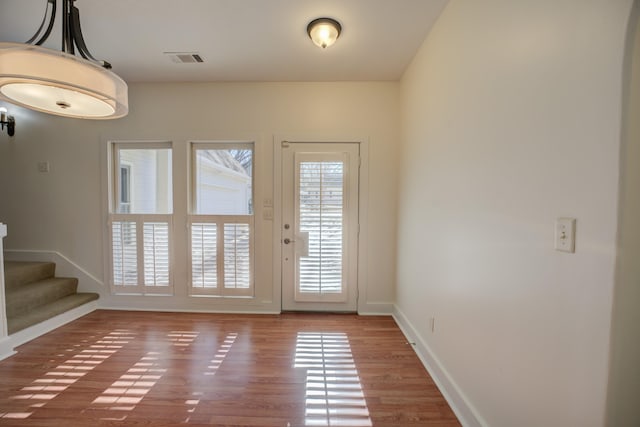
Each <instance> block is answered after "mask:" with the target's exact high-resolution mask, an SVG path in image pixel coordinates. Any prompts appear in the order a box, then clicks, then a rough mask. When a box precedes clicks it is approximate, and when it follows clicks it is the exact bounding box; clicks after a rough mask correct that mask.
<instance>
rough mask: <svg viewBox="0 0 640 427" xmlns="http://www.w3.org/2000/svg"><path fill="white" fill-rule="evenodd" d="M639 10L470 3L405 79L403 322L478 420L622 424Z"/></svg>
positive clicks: (546, 0) (453, 13)
mask: <svg viewBox="0 0 640 427" xmlns="http://www.w3.org/2000/svg"><path fill="white" fill-rule="evenodd" d="M630 6H631V0H616V1H611V0H590V1H583V0H563V1H556V0H540V1H512V0H484V1H481V2H478V1H474V0H452V1H451V2H450V3H449V5H448V6H447V8H446V9H445V11H444V12H443V15H442V16H441V17H440V19H439V21H438V22H437V23H436V25H435V27H434V28H433V30H432V31H431V33H430V35H429V36H428V37H427V40H426V41H425V43H424V45H423V46H422V48H421V50H420V51H419V53H418V54H417V56H416V58H415V59H414V61H413V63H412V65H411V66H410V69H409V70H408V71H407V73H406V74H405V76H404V78H403V80H402V83H401V94H402V101H401V102H402V120H403V123H402V144H403V146H402V152H401V159H400V166H399V168H398V171H399V187H398V188H399V196H398V197H399V211H398V224H399V226H398V261H397V268H398V275H397V310H398V311H397V315H398V318H400V319H403V320H404V321H405V322H406V324H407V325H408V329H409V330H411V331H412V332H414V333H415V334H416V336H417V339H418V347H419V348H422V349H425V350H426V351H429V350H430V351H431V353H430V354H429V355H428V357H426V358H427V359H429V360H432V361H434V362H435V363H436V365H437V368H438V369H437V371H438V372H440V373H441V377H440V381H441V383H442V384H445V385H447V387H446V388H445V392H446V393H447V394H449V395H450V396H453V398H454V400H456V399H458V400H457V401H456V402H454V404H456V405H458V406H459V407H458V409H459V412H460V413H465V410H460V408H461V407H463V406H464V407H466V409H467V410H468V411H466V413H471V416H469V417H467V421H468V423H469V425H475V424H486V425H491V426H496V427H498V426H505V427H511V426H519V427H523V426H547V427H548V426H581V427H586V426H601V425H603V423H604V418H605V397H606V386H607V374H608V373H607V371H608V355H609V335H610V334H609V331H610V325H611V305H612V294H613V282H614V264H615V252H616V222H617V194H618V155H619V144H620V120H621V111H620V110H621V103H622V101H621V99H622V98H621V87H622V82H621V76H622V63H623V53H624V52H623V51H624V41H625V31H626V25H627V19H628V16H629V11H630ZM563 216H569V217H575V218H577V243H576V253H575V254H568V253H562V252H557V251H554V249H553V236H554V221H555V219H556V218H557V217H563ZM432 317H433V318H435V331H434V332H431V328H430V319H431V318H432ZM438 361H439V362H438ZM460 399H462V400H460ZM465 399H466V400H465ZM474 418H475V419H474Z"/></svg>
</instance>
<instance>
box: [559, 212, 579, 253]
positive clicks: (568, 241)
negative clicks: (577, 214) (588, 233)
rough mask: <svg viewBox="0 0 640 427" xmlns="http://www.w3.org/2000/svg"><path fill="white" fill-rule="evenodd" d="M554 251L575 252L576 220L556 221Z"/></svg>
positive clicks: (560, 219) (562, 219)
mask: <svg viewBox="0 0 640 427" xmlns="http://www.w3.org/2000/svg"><path fill="white" fill-rule="evenodd" d="M555 249H556V250H557V251H562V252H570V253H574V252H575V251H576V219H575V218H558V219H556V234H555Z"/></svg>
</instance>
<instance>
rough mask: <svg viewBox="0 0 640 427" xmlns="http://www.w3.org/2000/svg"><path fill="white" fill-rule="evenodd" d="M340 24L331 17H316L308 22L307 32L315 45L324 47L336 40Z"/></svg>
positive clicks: (340, 29)
mask: <svg viewBox="0 0 640 427" xmlns="http://www.w3.org/2000/svg"><path fill="white" fill-rule="evenodd" d="M341 31H342V26H341V25H340V23H339V22H338V21H336V20H335V19H331V18H318V19H314V20H313V21H311V22H309V25H307V34H309V38H310V39H311V40H312V41H313V42H314V43H315V44H316V46H318V47H320V48H322V49H326V48H328V47H329V46H331V45H332V44H334V43H335V42H336V40H338V37H340V32H341Z"/></svg>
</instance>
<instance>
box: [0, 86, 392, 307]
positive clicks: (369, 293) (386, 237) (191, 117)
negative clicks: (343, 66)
mask: <svg viewBox="0 0 640 427" xmlns="http://www.w3.org/2000/svg"><path fill="white" fill-rule="evenodd" d="M129 98H130V111H131V112H130V114H129V115H128V116H127V117H126V118H123V119H120V120H115V121H82V120H73V119H65V118H59V117H54V116H47V115H44V114H41V113H36V112H32V111H29V110H25V109H21V108H17V107H13V106H11V105H7V104H5V106H7V107H8V109H9V111H10V112H11V113H12V114H14V115H15V117H16V121H17V126H16V135H15V137H13V138H11V139H9V138H8V137H7V135H6V133H3V134H2V135H0V222H5V223H6V224H7V225H8V227H9V229H10V230H11V231H10V233H9V236H8V238H7V239H6V240H5V247H6V248H7V249H14V250H15V249H25V250H53V251H58V252H60V253H61V254H63V255H64V256H66V257H68V258H69V259H71V260H72V261H73V262H75V263H76V264H78V265H79V266H81V267H82V268H84V269H85V270H86V271H87V272H88V273H90V274H92V275H94V276H96V277H98V278H102V279H103V280H104V277H105V271H104V270H105V268H104V265H103V261H104V248H105V245H104V241H103V240H104V227H105V220H106V218H105V217H104V215H103V214H104V208H103V204H104V200H106V197H107V196H106V194H103V185H102V175H103V174H104V166H103V164H104V160H105V152H106V148H105V147H106V141H107V140H138V139H147V140H159V141H165V140H169V141H173V142H174V152H173V162H174V170H173V172H174V174H173V180H174V189H175V192H174V201H175V206H176V210H175V218H174V225H175V230H176V234H175V236H176V239H177V242H176V243H177V244H178V247H177V249H176V253H177V254H186V233H180V230H181V229H182V228H181V227H182V224H185V222H186V213H187V192H186V190H187V173H186V164H187V158H188V152H187V149H188V141H192V140H212V139H213V140H215V139H232V140H233V139H244V140H253V139H256V140H257V145H256V169H255V173H256V180H255V182H256V209H257V212H256V214H257V217H256V229H257V235H256V245H257V253H256V262H257V264H256V280H257V282H256V295H257V297H256V298H255V299H254V300H252V301H247V300H238V299H235V300H219V299H210V298H195V299H194V298H188V297H187V296H186V288H185V282H186V265H185V263H181V264H180V265H177V266H176V271H175V273H176V276H175V277H176V279H177V280H176V292H177V293H178V297H177V298H174V299H172V300H169V299H167V298H162V297H154V298H144V299H143V298H135V297H126V298H124V297H117V298H115V297H109V296H108V295H107V294H106V293H105V294H103V295H102V297H101V299H100V304H102V305H103V306H109V307H121V308H122V307H139V308H148V309H153V308H163V309H198V310H245V311H278V310H279V309H280V294H279V286H277V285H274V283H272V282H273V280H272V263H273V256H272V239H273V238H274V236H273V233H272V229H271V227H272V222H271V221H266V220H263V219H262V211H261V209H262V202H261V201H262V200H263V199H264V198H271V197H273V188H272V187H273V137H274V135H279V136H288V135H294V136H296V137H299V138H306V139H318V140H322V139H324V138H327V139H329V138H331V139H335V138H349V139H351V140H352V139H353V138H364V139H366V140H368V142H369V155H370V156H369V157H370V176H369V188H370V189H371V191H370V194H369V205H368V206H365V207H364V208H365V209H367V211H368V219H369V246H368V247H367V248H365V250H366V251H367V259H368V264H367V270H366V271H367V278H366V281H365V282H364V283H363V286H365V287H366V289H364V291H365V292H363V294H366V298H367V301H366V302H365V303H364V304H361V305H360V307H361V308H364V310H365V311H366V310H368V309H369V310H371V311H376V310H377V309H378V305H377V303H382V307H390V306H391V304H392V302H393V299H394V277H395V257H394V251H395V245H394V243H393V242H395V223H396V219H395V205H396V192H395V189H396V186H397V183H396V163H397V161H396V159H397V155H396V152H397V151H396V144H397V139H398V135H399V111H400V108H399V83H397V82H395V83H394V82H389V83H386V82H381V83H375V82H373V83H347V82H345V83H339V82H338V83H217V84H214V83H212V84H195V83H193V84H190V83H182V84H133V85H131V86H130V95H129ZM45 160H48V161H50V163H51V172H49V173H39V172H38V169H37V163H38V162H39V161H45ZM81 286H82V285H81ZM104 289H106V287H105V288H104Z"/></svg>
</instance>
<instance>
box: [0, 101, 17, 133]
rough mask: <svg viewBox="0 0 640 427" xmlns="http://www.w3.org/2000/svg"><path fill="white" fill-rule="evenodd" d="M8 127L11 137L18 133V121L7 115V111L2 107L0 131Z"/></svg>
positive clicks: (0, 108) (0, 109) (0, 110)
mask: <svg viewBox="0 0 640 427" xmlns="http://www.w3.org/2000/svg"><path fill="white" fill-rule="evenodd" d="M5 126H6V127H7V133H8V134H9V136H13V135H15V133H16V119H14V118H13V116H10V115H9V114H7V109H6V108H4V107H0V130H4V127H5Z"/></svg>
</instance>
